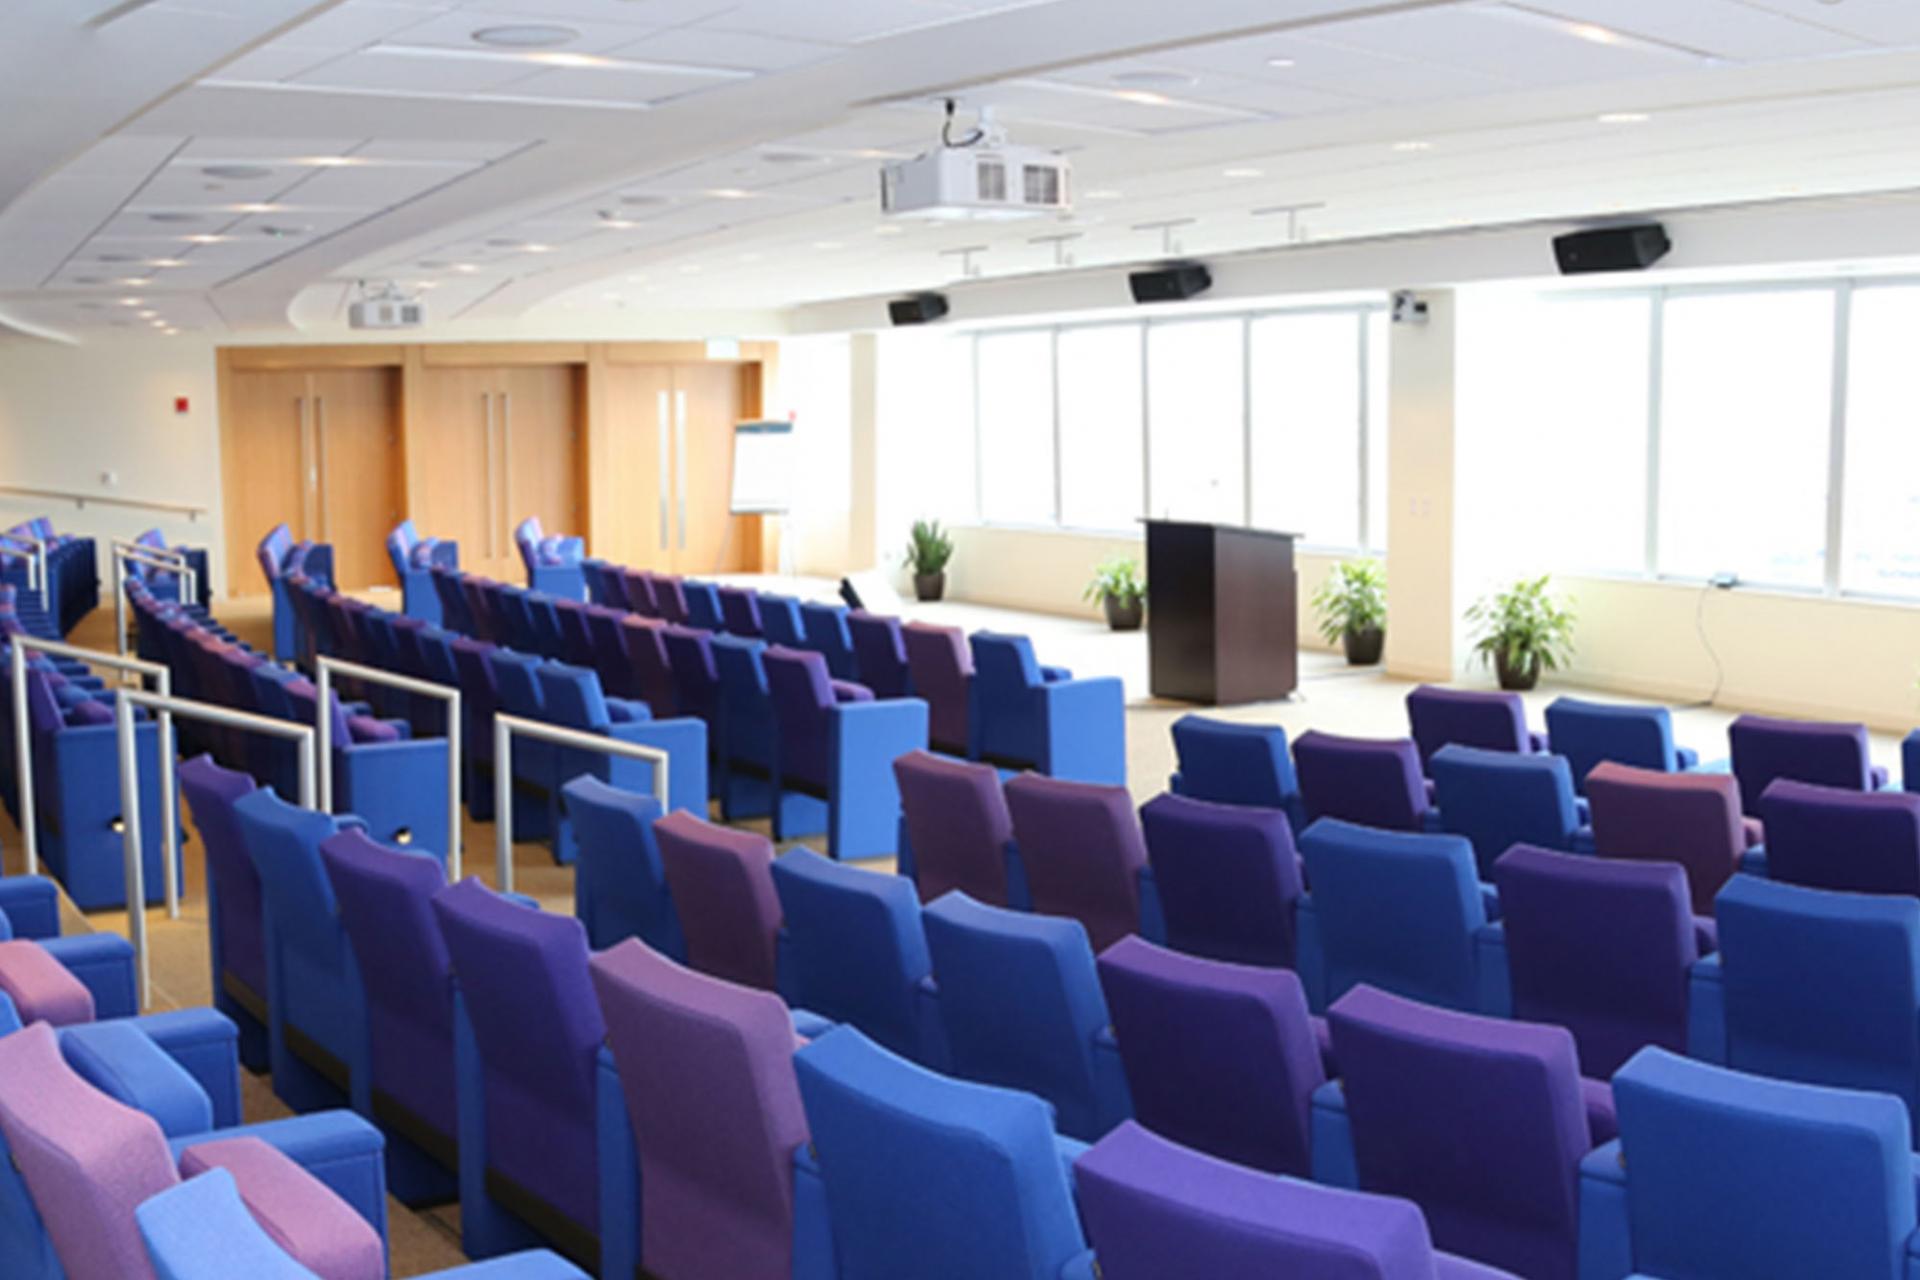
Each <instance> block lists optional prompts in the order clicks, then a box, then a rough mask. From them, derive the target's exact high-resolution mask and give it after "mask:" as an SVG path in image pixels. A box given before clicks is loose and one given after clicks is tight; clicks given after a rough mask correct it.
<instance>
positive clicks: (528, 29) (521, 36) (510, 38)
mask: <svg viewBox="0 0 1920 1280" xmlns="http://www.w3.org/2000/svg"><path fill="white" fill-rule="evenodd" d="M579 38H580V33H579V32H578V31H575V30H574V29H573V28H572V27H562V26H559V25H557V24H550V23H515V24H513V25H510V26H503V27H481V28H480V29H479V30H478V31H475V32H474V33H473V42H474V43H475V44H484V45H488V46H490V47H492V48H495V49H552V48H555V47H556V46H559V45H563V44H571V43H573V42H574V41H575V40H578V39H579Z"/></svg>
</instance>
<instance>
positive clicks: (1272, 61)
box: [1267, 58, 1299, 71]
mask: <svg viewBox="0 0 1920 1280" xmlns="http://www.w3.org/2000/svg"><path fill="white" fill-rule="evenodd" d="M1267 65H1268V66H1270V67H1272V68H1274V69H1275V70H1277V71H1285V70H1286V69H1287V68H1288V67H1292V66H1297V65H1299V64H1298V63H1296V62H1295V61H1294V60H1293V59H1292V58H1268V59H1267Z"/></svg>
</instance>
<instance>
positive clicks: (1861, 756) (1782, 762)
mask: <svg viewBox="0 0 1920 1280" xmlns="http://www.w3.org/2000/svg"><path fill="white" fill-rule="evenodd" d="M1727 741H1728V743H1729V744H1730V745H1731V746H1732V748H1733V776H1734V777H1736V778H1738V779H1740V810H1741V812H1742V813H1745V814H1747V815H1748V816H1749V817H1759V816H1760V798H1761V797H1762V796H1764V795H1765V794H1766V792H1767V787H1768V786H1769V785H1770V784H1771V783H1772V782H1773V781H1774V779H1776V778H1791V779H1793V780H1794V781H1795V782H1812V783H1817V784H1818V785H1820V786H1823V787H1846V788H1847V789H1849V790H1851V791H1878V790H1880V789H1881V788H1882V787H1885V786H1886V785H1887V780H1888V777H1887V771H1886V770H1885V769H1884V768H1882V767H1881V766H1879V765H1877V764H1875V763H1873V759H1872V757H1871V756H1870V755H1869V754H1868V749H1867V727H1866V726H1865V725H1863V724H1828V723H1825V722H1822V721H1816V720H1776V719H1772V718H1770V717H1767V716H1754V715H1746V716H1741V717H1740V718H1739V719H1737V720H1735V721H1734V722H1733V723H1732V724H1730V725H1728V726H1727Z"/></svg>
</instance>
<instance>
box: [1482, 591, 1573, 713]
mask: <svg viewBox="0 0 1920 1280" xmlns="http://www.w3.org/2000/svg"><path fill="white" fill-rule="evenodd" d="M1547 579H1548V575H1546V574H1541V575H1540V576H1539V577H1537V578H1522V579H1521V580H1520V581H1518V582H1516V583H1514V584H1513V585H1512V586H1511V587H1508V588H1507V589H1506V590H1505V591H1496V592H1494V593H1493V594H1492V595H1490V596H1482V597H1481V598H1480V599H1479V600H1477V601H1475V602H1474V605H1473V607H1472V608H1471V609H1468V610H1467V621H1468V623H1470V624H1471V625H1472V626H1473V629H1474V641H1473V651H1474V653H1475V654H1476V655H1478V656H1479V658H1480V660H1481V661H1483V662H1490V663H1492V664H1493V669H1494V673H1495V674H1496V675H1497V676H1499V678H1500V687H1501V688H1502V689H1516V690H1525V689H1531V688H1533V686H1534V685H1536V684H1538V683H1539V681H1540V672H1541V670H1542V669H1545V670H1548V671H1557V670H1559V669H1560V668H1561V667H1562V666H1565V665H1566V664H1567V663H1568V662H1570V661H1572V659H1573V610H1572V608H1571V607H1569V605H1568V603H1567V601H1565V600H1564V599H1562V600H1556V599H1554V598H1553V597H1552V596H1550V595H1548V594H1547Z"/></svg>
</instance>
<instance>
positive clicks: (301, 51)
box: [214, 40, 341, 82]
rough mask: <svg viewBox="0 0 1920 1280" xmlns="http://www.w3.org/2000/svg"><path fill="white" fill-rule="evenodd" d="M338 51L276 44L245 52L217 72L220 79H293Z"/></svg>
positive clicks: (216, 77) (289, 42) (311, 46)
mask: <svg viewBox="0 0 1920 1280" xmlns="http://www.w3.org/2000/svg"><path fill="white" fill-rule="evenodd" d="M340 52H341V50H339V49H328V48H324V47H322V46H319V45H308V44H294V43H293V42H292V41H280V40H277V41H274V42H273V43H271V44H264V45H261V46H260V47H259V48H258V49H255V50H254V51H253V52H251V53H243V54H241V55H240V56H239V57H237V58H235V59H234V60H233V61H231V62H229V63H227V64H225V65H224V66H222V67H221V68H220V69H219V70H217V71H215V72H214V78H215V79H218V80H264V81H269V82H278V81H281V80H291V79H292V78H293V77H294V76H297V75H299V74H300V73H301V72H302V71H306V70H309V69H311V68H313V67H317V66H319V65H320V64H321V63H323V62H326V61H328V60H329V59H331V58H334V57H337V56H338V55H339V54H340Z"/></svg>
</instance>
